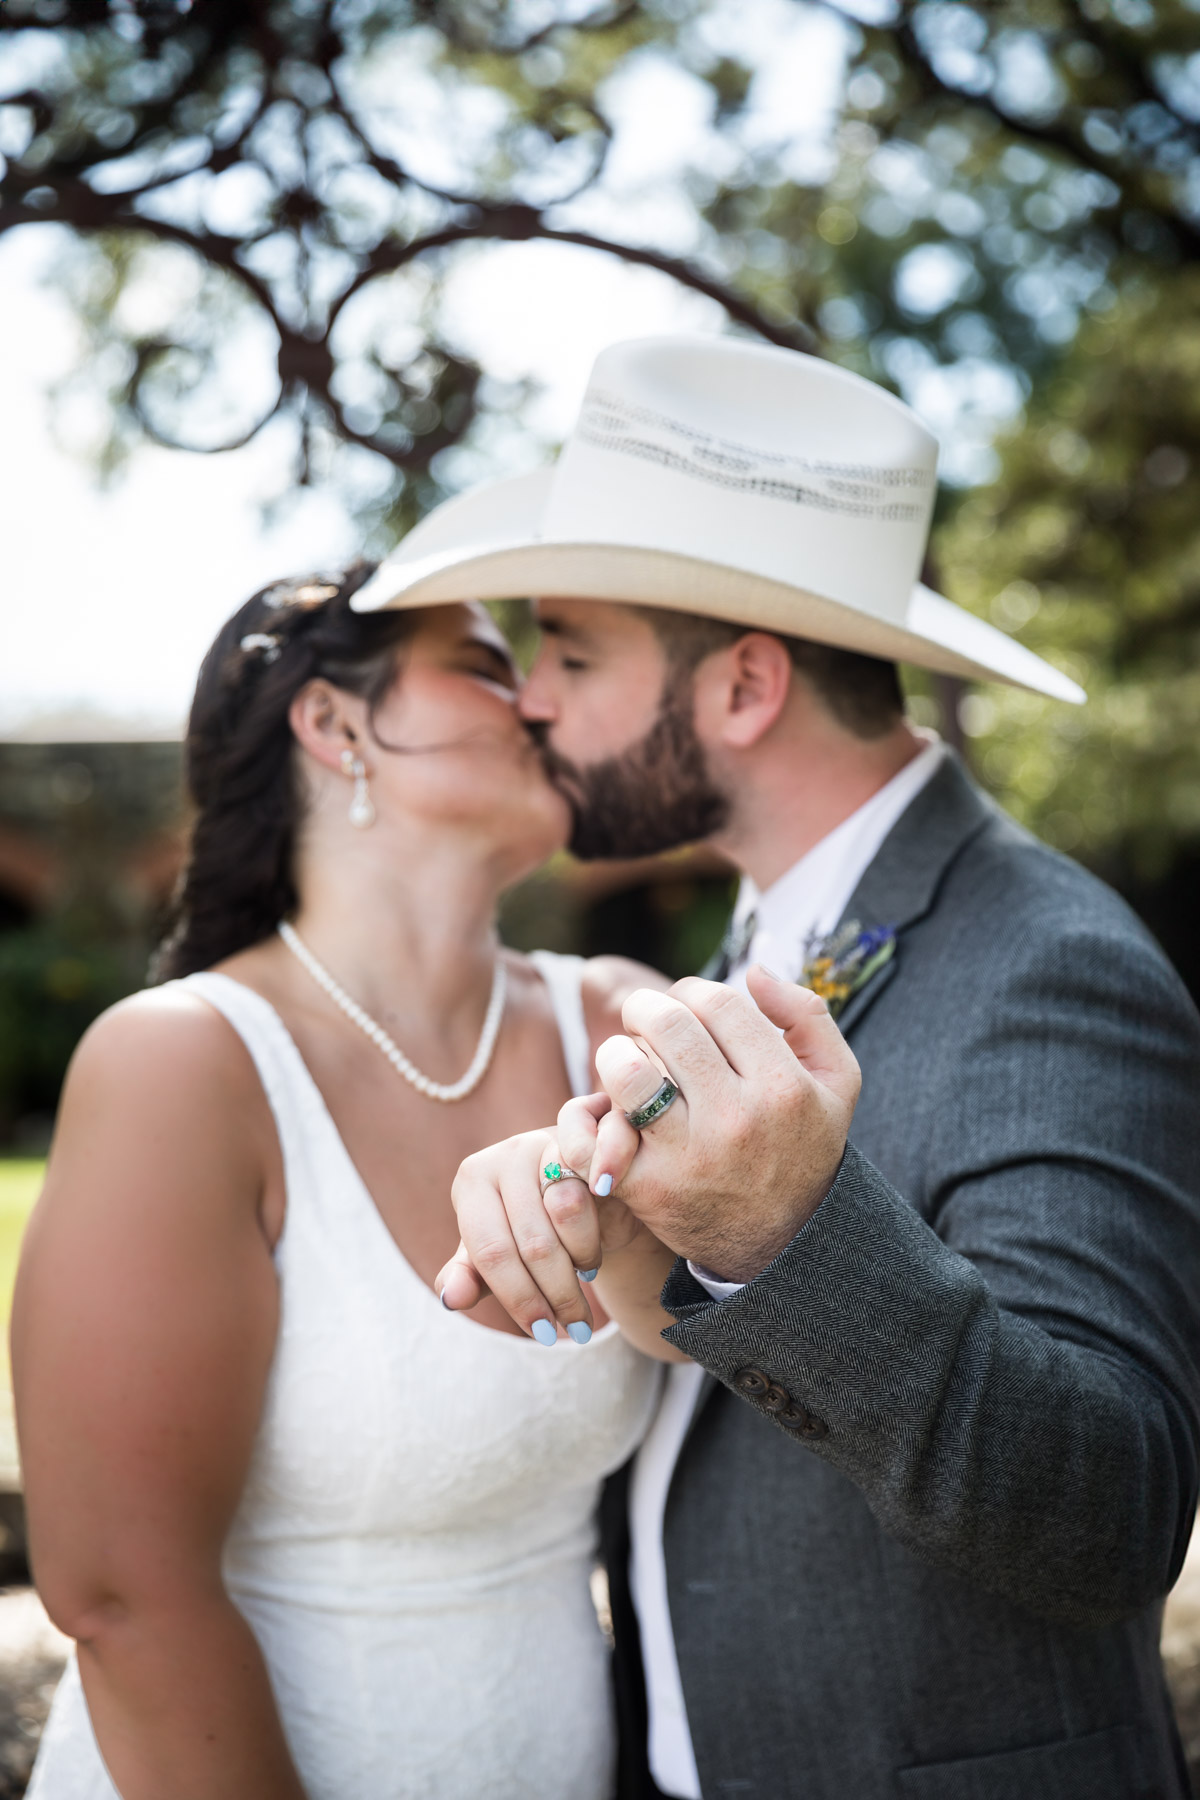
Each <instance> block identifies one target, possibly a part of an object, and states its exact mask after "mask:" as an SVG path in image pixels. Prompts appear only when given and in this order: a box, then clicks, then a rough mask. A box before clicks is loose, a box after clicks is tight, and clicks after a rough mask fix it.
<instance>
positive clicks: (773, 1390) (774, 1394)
mask: <svg viewBox="0 0 1200 1800" xmlns="http://www.w3.org/2000/svg"><path fill="white" fill-rule="evenodd" d="M762 1403H763V1408H764V1410H765V1411H766V1412H769V1413H776V1414H777V1415H778V1416H779V1417H780V1418H782V1416H783V1414H784V1413H785V1412H786V1411H787V1409H788V1407H789V1406H794V1405H795V1401H794V1400H793V1399H792V1396H791V1395H790V1394H789V1393H787V1392H786V1391H785V1389H783V1388H781V1387H779V1386H778V1385H777V1384H776V1383H775V1382H772V1383H771V1385H770V1387H769V1388H768V1389H767V1391H766V1393H765V1394H764V1395H763V1397H762Z"/></svg>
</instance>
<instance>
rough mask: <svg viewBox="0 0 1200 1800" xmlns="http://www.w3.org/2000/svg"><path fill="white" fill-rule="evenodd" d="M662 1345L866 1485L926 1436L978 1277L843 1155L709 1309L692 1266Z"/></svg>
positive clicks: (667, 1302)
mask: <svg viewBox="0 0 1200 1800" xmlns="http://www.w3.org/2000/svg"><path fill="white" fill-rule="evenodd" d="M662 1304H663V1307H664V1308H665V1310H666V1311H667V1312H668V1313H670V1314H671V1315H672V1316H673V1317H674V1319H675V1320H676V1323H675V1324H674V1325H672V1326H670V1327H669V1328H668V1329H667V1330H666V1331H665V1332H664V1333H663V1336H664V1338H665V1339H666V1341H667V1342H668V1343H669V1344H673V1345H674V1346H675V1347H676V1348H677V1349H679V1350H682V1351H683V1352H684V1354H685V1355H687V1356H689V1357H691V1358H692V1360H693V1361H694V1362H698V1363H700V1364H702V1365H703V1367H704V1368H706V1369H707V1370H708V1371H709V1372H710V1374H712V1375H715V1376H716V1378H717V1379H718V1380H719V1381H721V1382H723V1383H724V1384H725V1386H726V1387H728V1388H730V1389H732V1391H733V1392H734V1393H736V1394H738V1395H739V1396H740V1397H741V1398H742V1399H744V1400H746V1401H747V1402H748V1403H749V1404H750V1405H752V1406H754V1407H755V1408H756V1410H758V1411H760V1412H762V1413H763V1414H764V1416H766V1417H768V1418H770V1419H772V1420H773V1421H774V1423H776V1424H778V1425H780V1426H781V1427H782V1428H784V1429H785V1430H789V1431H791V1432H792V1433H793V1435H799V1436H801V1437H805V1438H808V1439H811V1440H812V1441H813V1442H814V1443H815V1442H816V1441H817V1440H820V1449H821V1453H822V1455H824V1456H826V1457H827V1458H828V1459H829V1460H831V1461H834V1462H836V1463H837V1464H838V1465H839V1466H840V1467H842V1468H843V1469H844V1470H845V1472H846V1473H848V1474H850V1475H852V1476H853V1477H856V1478H858V1479H860V1480H861V1479H864V1478H868V1477H869V1475H870V1473H871V1472H872V1471H874V1472H876V1473H877V1472H878V1469H879V1465H880V1461H881V1459H882V1460H883V1461H884V1462H886V1461H888V1460H890V1458H891V1457H893V1456H894V1455H895V1454H896V1453H897V1452H898V1451H901V1453H903V1452H902V1450H901V1446H902V1445H906V1444H907V1445H908V1446H911V1445H912V1443H913V1441H914V1438H915V1439H917V1440H919V1439H920V1437H921V1436H922V1435H923V1434H924V1433H925V1432H926V1431H927V1430H928V1429H929V1426H930V1424H931V1422H932V1417H933V1414H934V1413H935V1411H936V1408H937V1406H938V1404H939V1400H940V1397H941V1396H942V1394H943V1391H944V1382H945V1378H946V1373H947V1370H948V1368H949V1367H950V1366H951V1365H952V1364H953V1362H954V1359H955V1356H956V1355H957V1353H958V1349H959V1346H960V1344H961V1341H962V1336H963V1333H964V1331H965V1330H966V1329H967V1328H968V1324H969V1322H970V1320H971V1319H972V1318H973V1317H975V1316H977V1314H978V1312H979V1309H980V1307H981V1306H983V1307H986V1306H987V1304H988V1295H987V1289H986V1286H985V1284H984V1282H983V1278H982V1276H981V1275H980V1274H979V1272H978V1270H977V1269H975V1267H974V1266H973V1264H971V1263H970V1262H968V1261H967V1259H966V1258H965V1257H962V1256H959V1255H958V1254H957V1253H956V1252H955V1251H953V1250H951V1249H949V1248H948V1247H947V1246H946V1245H945V1244H944V1243H943V1242H942V1241H941V1239H940V1238H939V1237H938V1236H937V1234H936V1233H935V1232H934V1231H933V1230H932V1229H931V1228H930V1227H929V1226H928V1225H927V1224H925V1222H924V1221H923V1220H922V1219H921V1218H920V1217H919V1216H918V1214H917V1213H916V1212H915V1211H914V1210H913V1208H912V1207H911V1206H909V1205H908V1203H907V1202H906V1201H905V1200H903V1199H902V1198H901V1196H900V1195H899V1194H897V1193H896V1191H895V1189H894V1188H892V1187H891V1185H890V1184H889V1183H888V1182H887V1181H886V1180H885V1178H884V1177H883V1176H882V1175H881V1174H880V1172H879V1171H878V1169H876V1168H875V1167H874V1165H873V1164H872V1163H870V1162H868V1161H867V1159H866V1158H865V1157H864V1156H862V1155H861V1154H860V1152H858V1151H857V1150H856V1149H855V1148H854V1147H853V1145H848V1146H847V1149H846V1154H845V1157H844V1159H843V1162H842V1167H841V1169H840V1170H839V1172H838V1176H837V1180H836V1181H835V1182H834V1184H833V1187H832V1188H831V1189H830V1191H829V1193H828V1194H827V1195H826V1196H825V1199H824V1200H823V1201H822V1202H821V1204H820V1206H819V1207H818V1208H817V1210H816V1212H815V1213H813V1215H812V1217H811V1218H810V1219H808V1220H807V1221H806V1222H805V1224H804V1225H803V1226H802V1227H801V1229H800V1230H799V1231H798V1232H797V1234H796V1236H795V1237H794V1238H793V1239H792V1241H791V1243H790V1244H788V1245H787V1246H786V1248H785V1249H783V1250H782V1251H781V1252H780V1253H779V1255H778V1256H777V1257H776V1258H775V1260H774V1261H773V1262H771V1263H770V1264H768V1266H767V1267H766V1268H765V1269H764V1270H762V1272H761V1273H760V1274H758V1275H756V1276H754V1277H753V1279H752V1280H750V1281H748V1282H747V1283H746V1284H745V1286H744V1287H742V1288H741V1289H739V1291H738V1292H737V1293H735V1294H734V1295H732V1296H731V1297H730V1298H729V1299H726V1300H714V1299H713V1298H712V1296H711V1295H710V1294H709V1293H708V1292H706V1291H705V1289H704V1287H703V1286H702V1285H701V1284H700V1282H699V1281H697V1280H696V1278H695V1276H694V1275H693V1274H692V1273H691V1271H690V1270H689V1268H688V1265H687V1264H686V1262H684V1261H682V1260H680V1261H678V1262H676V1264H675V1265H674V1267H673V1268H672V1270H671V1273H670V1275H669V1276H668V1277H667V1281H666V1285H665V1286H664V1288H663V1291H662Z"/></svg>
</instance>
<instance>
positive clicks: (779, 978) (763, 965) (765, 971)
mask: <svg viewBox="0 0 1200 1800" xmlns="http://www.w3.org/2000/svg"><path fill="white" fill-rule="evenodd" d="M758 966H759V968H760V969H761V970H762V972H763V974H764V975H769V976H770V977H771V980H772V981H782V980H783V976H782V975H779V974H777V973H776V971H775V970H774V969H768V967H767V965H766V963H759V965H758Z"/></svg>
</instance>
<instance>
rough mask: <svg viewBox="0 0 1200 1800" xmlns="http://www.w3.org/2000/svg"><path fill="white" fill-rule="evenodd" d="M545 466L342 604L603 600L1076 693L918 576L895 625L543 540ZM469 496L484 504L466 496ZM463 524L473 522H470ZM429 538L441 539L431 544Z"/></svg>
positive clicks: (713, 567)
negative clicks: (539, 528)
mask: <svg viewBox="0 0 1200 1800" xmlns="http://www.w3.org/2000/svg"><path fill="white" fill-rule="evenodd" d="M550 474H551V471H549V470H539V471H538V472H537V473H536V474H534V475H518V476H511V477H509V478H508V479H506V480H502V481H497V482H491V483H489V484H488V487H487V489H486V490H475V492H474V493H473V494H466V495H464V496H462V498H461V499H459V500H457V501H451V502H449V503H448V504H447V505H446V507H445V508H444V509H443V508H439V513H443V512H444V514H445V517H444V519H442V518H438V517H437V515H434V517H433V518H431V520H430V524H431V526H434V530H433V531H432V532H429V533H425V532H423V528H422V527H421V526H417V527H416V529H415V530H414V531H413V532H412V533H411V534H410V537H409V538H408V539H406V540H405V543H404V545H403V546H402V547H401V549H400V551H399V552H398V553H397V554H396V555H395V556H393V557H391V558H390V559H389V560H388V561H387V562H386V563H384V564H382V565H381V567H380V568H379V569H378V570H377V571H376V573H375V574H374V575H373V576H372V578H371V580H370V581H369V582H367V583H366V585H365V586H364V587H362V588H360V589H359V591H358V593H356V594H355V596H354V598H353V599H352V601H351V603H350V604H351V606H352V607H353V609H354V610H355V611H356V612H375V611H382V610H383V609H384V608H404V609H409V608H416V607H422V606H445V605H450V604H452V603H454V602H462V601H468V600H509V599H514V598H518V597H522V596H535V595H546V596H549V595H554V596H557V597H559V598H561V599H572V600H610V601H615V602H618V603H620V602H625V603H626V604H628V605H640V606H658V607H662V608H664V609H666V610H670V611H675V612H688V613H699V614H702V615H704V616H706V617H711V618H717V619H725V620H728V621H729V622H731V623H733V624H737V625H744V626H745V627H746V628H747V630H756V629H757V630H764V631H775V632H780V633H782V634H783V635H785V636H788V637H802V638H811V639H813V640H815V641H816V642H818V643H822V644H831V645H835V646H837V647H838V648H839V649H843V650H857V651H860V652H861V653H862V654H864V655H866V656H878V657H883V658H886V659H887V660H888V661H891V662H908V663H914V664H916V665H917V666H918V667H920V668H925V669H933V670H936V671H938V672H940V673H942V674H946V675H960V676H965V677H967V678H968V679H970V680H973V681H1002V682H1006V683H1008V684H1009V685H1010V686H1013V687H1021V688H1027V689H1029V690H1030V691H1031V692H1033V693H1037V694H1046V695H1049V696H1050V697H1051V698H1052V699H1055V700H1066V701H1070V702H1073V703H1075V704H1079V703H1081V702H1082V701H1083V700H1085V699H1086V698H1087V696H1086V695H1085V693H1084V691H1083V689H1082V688H1081V687H1080V686H1079V685H1078V683H1077V682H1074V681H1072V680H1071V678H1070V677H1069V676H1068V675H1064V674H1063V673H1062V671H1061V670H1059V669H1056V668H1054V666H1053V665H1052V664H1050V663H1048V662H1045V661H1044V660H1043V659H1042V658H1041V657H1040V656H1037V655H1035V654H1034V652H1033V651H1032V650H1027V649H1026V648H1025V646H1024V645H1023V644H1018V643H1017V642H1016V641H1015V640H1014V639H1013V638H1010V637H1007V636H1006V635H1005V634H1004V632H1002V631H998V630H996V628H995V627H994V626H992V625H988V624H986V623H985V621H984V620H982V619H977V618H976V617H975V616H974V614H973V613H968V612H966V611H964V610H963V608H962V607H960V606H955V605H954V604H953V602H952V601H949V600H945V599H943V598H942V596H941V595H940V594H935V593H934V592H933V591H932V590H931V589H930V588H927V587H925V586H923V585H921V584H920V583H918V584H917V585H916V586H915V587H914V588H913V591H912V594H911V596H910V599H909V602H908V608H907V614H906V617H905V620H904V624H903V625H897V624H894V623H892V622H891V621H890V620H886V619H880V618H876V617H874V616H873V615H871V614H869V613H865V612H861V611H859V610H858V609H857V608H855V607H851V606H847V605H844V604H843V603H841V602H840V601H836V600H829V599H826V598H824V597H823V596H821V595H820V594H815V593H811V592H809V591H808V590H807V589H805V588H800V587H792V586H790V585H789V584H787V583H784V582H780V581H774V580H771V579H769V578H767V577H766V576H763V575H758V574H755V573H753V572H751V571H748V570H746V569H739V568H734V567H731V566H728V565H726V564H722V563H717V562H711V561H708V560H705V559H703V558H700V557H693V556H686V555H681V554H680V553H678V552H676V551H668V550H663V549H658V548H651V547H647V546H645V545H638V544H619V543H602V542H596V541H591V542H583V541H571V540H563V539H557V538H556V539H548V538H542V537H539V536H538V535H537V534H536V532H534V531H532V530H529V529H525V530H522V527H523V526H527V524H528V523H530V522H532V520H536V519H537V518H539V517H540V516H541V504H540V503H541V502H542V501H543V500H544V498H545V495H546V492H547V490H548V486H549V477H550ZM476 496H478V500H479V501H483V502H484V505H482V506H480V505H476V506H472V501H473V500H475V499H476ZM472 513H474V514H476V517H475V518H474V519H471V518H470V516H469V515H470V514H472ZM435 519H436V524H435ZM472 524H474V525H477V526H478V527H480V528H481V529H480V530H479V531H478V532H475V531H472V530H470V526H471V525H472ZM464 528H466V529H464ZM489 528H490V529H489ZM435 537H436V538H440V539H442V542H441V543H440V544H438V545H436V546H435V543H434V542H433V541H432V540H433V539H434V538H435ZM447 538H450V539H451V540H455V539H456V540H457V541H450V542H447V541H446V539H447ZM472 540H473V541H472ZM410 543H411V545H412V555H411V556H408V555H406V554H405V553H406V551H407V550H408V546H409V544H410ZM422 551H423V552H424V554H422Z"/></svg>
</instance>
